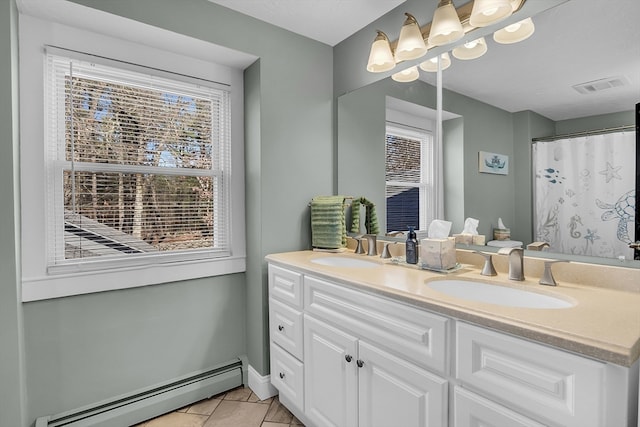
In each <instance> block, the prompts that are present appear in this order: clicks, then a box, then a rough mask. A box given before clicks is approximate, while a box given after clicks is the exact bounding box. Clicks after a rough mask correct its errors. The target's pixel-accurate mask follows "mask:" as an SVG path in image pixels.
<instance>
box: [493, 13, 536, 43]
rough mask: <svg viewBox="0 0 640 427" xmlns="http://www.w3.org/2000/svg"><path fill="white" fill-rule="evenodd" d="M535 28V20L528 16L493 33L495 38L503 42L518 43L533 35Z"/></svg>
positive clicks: (498, 41)
mask: <svg viewBox="0 0 640 427" xmlns="http://www.w3.org/2000/svg"><path fill="white" fill-rule="evenodd" d="M535 30H536V28H535V25H533V20H532V19H531V18H527V19H523V20H522V21H519V22H516V23H515V24H511V25H507V26H506V27H504V28H503V29H501V30H498V31H496V32H495V33H493V40H495V41H496V42H497V43H501V44H511V43H518V42H521V41H522V40H525V39H528V38H529V37H531V35H532V34H533V33H534V31H535Z"/></svg>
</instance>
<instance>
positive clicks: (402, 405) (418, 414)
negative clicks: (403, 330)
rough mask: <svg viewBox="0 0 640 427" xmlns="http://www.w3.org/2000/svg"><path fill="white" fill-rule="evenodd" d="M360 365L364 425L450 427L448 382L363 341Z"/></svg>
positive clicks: (361, 413) (360, 396)
mask: <svg viewBox="0 0 640 427" xmlns="http://www.w3.org/2000/svg"><path fill="white" fill-rule="evenodd" d="M358 362H359V363H358V364H357V366H360V365H362V366H361V367H360V368H359V369H358V373H359V409H360V412H359V419H360V425H361V426H367V427H389V426H402V427H427V426H429V427H442V426H446V425H447V381H446V380H445V379H443V378H440V377H437V376H435V375H433V374H431V373H429V372H427V371H425V370H424V369H421V368H419V367H417V366H416V365H414V364H412V363H409V362H406V361H405V360H402V359H400V358H398V357H396V356H393V355H391V354H389V353H387V352H385V351H383V350H380V349H379V348H377V347H374V346H372V345H370V344H367V343H366V342H363V341H360V343H359V347H358Z"/></svg>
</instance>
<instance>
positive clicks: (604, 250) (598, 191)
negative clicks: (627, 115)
mask: <svg viewBox="0 0 640 427" xmlns="http://www.w3.org/2000/svg"><path fill="white" fill-rule="evenodd" d="M533 160H534V164H533V167H534V172H535V182H534V186H535V196H534V197H535V213H534V235H535V240H538V241H545V242H548V243H549V245H550V247H551V248H550V249H551V250H552V251H554V252H562V253H568V254H577V255H591V256H598V257H607V258H618V257H621V256H624V257H626V258H627V259H633V251H632V250H631V249H629V247H628V244H629V243H630V242H631V241H632V239H633V228H634V221H635V203H636V191H635V134H634V133H633V132H631V131H629V132H615V133H608V134H603V135H590V136H583V137H577V138H570V139H561V140H557V141H539V142H536V143H535V144H534V145H533Z"/></svg>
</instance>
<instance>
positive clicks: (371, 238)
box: [364, 234, 378, 256]
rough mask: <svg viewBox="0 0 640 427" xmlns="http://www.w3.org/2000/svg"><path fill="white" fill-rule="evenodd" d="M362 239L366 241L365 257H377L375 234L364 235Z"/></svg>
mask: <svg viewBox="0 0 640 427" xmlns="http://www.w3.org/2000/svg"><path fill="white" fill-rule="evenodd" d="M364 237H365V238H366V239H367V250H368V252H367V255H370V256H373V255H378V242H377V239H376V235H375V234H365V235H364Z"/></svg>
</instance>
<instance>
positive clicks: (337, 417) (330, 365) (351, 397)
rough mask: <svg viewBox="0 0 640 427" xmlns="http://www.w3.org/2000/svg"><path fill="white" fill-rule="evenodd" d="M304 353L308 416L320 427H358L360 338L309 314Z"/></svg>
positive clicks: (305, 324)
mask: <svg viewBox="0 0 640 427" xmlns="http://www.w3.org/2000/svg"><path fill="white" fill-rule="evenodd" d="M304 354H305V363H304V379H305V380H304V399H305V413H306V415H307V416H308V417H309V419H310V420H311V421H312V422H313V424H314V425H316V426H318V427H324V426H327V427H329V426H331V427H333V426H335V427H356V426H357V425H358V411H357V407H358V406H357V405H358V400H357V398H358V377H357V375H358V372H357V369H358V368H357V367H356V360H357V359H358V354H357V340H356V338H355V337H353V336H351V335H349V334H346V333H344V332H342V331H340V330H338V329H336V328H334V327H332V326H329V325H327V324H326V323H324V322H321V321H318V320H316V319H314V318H313V317H310V316H308V315H305V316H304Z"/></svg>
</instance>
